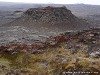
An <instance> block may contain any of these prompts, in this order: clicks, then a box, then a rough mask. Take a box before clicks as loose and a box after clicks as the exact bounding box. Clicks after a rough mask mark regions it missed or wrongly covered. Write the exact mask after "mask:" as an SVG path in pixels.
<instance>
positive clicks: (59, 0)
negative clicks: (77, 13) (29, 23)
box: [0, 0, 100, 5]
mask: <svg viewBox="0 0 100 75" xmlns="http://www.w3.org/2000/svg"><path fill="white" fill-rule="evenodd" d="M0 1H4V2H24V3H56V4H76V3H84V4H94V5H100V0H0Z"/></svg>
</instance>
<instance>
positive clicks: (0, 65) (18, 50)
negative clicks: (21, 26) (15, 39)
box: [0, 28, 100, 75]
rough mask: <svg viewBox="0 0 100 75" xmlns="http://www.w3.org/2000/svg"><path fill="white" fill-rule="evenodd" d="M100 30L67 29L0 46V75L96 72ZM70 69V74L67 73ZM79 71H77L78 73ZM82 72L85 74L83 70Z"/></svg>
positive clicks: (99, 67) (99, 64)
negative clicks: (43, 37)
mask: <svg viewBox="0 0 100 75" xmlns="http://www.w3.org/2000/svg"><path fill="white" fill-rule="evenodd" d="M99 39H100V29H97V28H95V29H90V30H83V31H81V32H80V31H78V32H66V33H64V34H59V35H58V36H55V37H49V39H47V40H46V41H45V42H37V43H33V44H30V45H29V44H19V43H9V44H5V45H1V46H0V73H1V75H41V74H42V75H49V74H50V75H72V74H73V73H74V72H76V73H74V75H99V74H100V40H99ZM68 72H71V73H68ZM79 72H80V73H79ZM83 72H84V73H83Z"/></svg>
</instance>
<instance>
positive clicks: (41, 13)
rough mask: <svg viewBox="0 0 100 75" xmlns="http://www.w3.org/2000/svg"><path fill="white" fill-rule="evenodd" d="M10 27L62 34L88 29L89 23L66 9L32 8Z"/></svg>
mask: <svg viewBox="0 0 100 75" xmlns="http://www.w3.org/2000/svg"><path fill="white" fill-rule="evenodd" d="M10 25H17V26H27V27H29V28H32V29H37V30H39V31H40V32H45V31H46V32H61V31H67V30H80V29H86V28H88V23H86V22H85V21H83V20H81V19H79V18H77V17H76V16H74V15H73V14H72V13H71V11H70V10H68V9H67V8H66V7H51V6H48V7H42V8H30V9H28V10H27V11H26V12H24V14H23V15H22V16H21V17H20V18H19V19H17V20H15V21H13V22H12V23H10Z"/></svg>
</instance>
